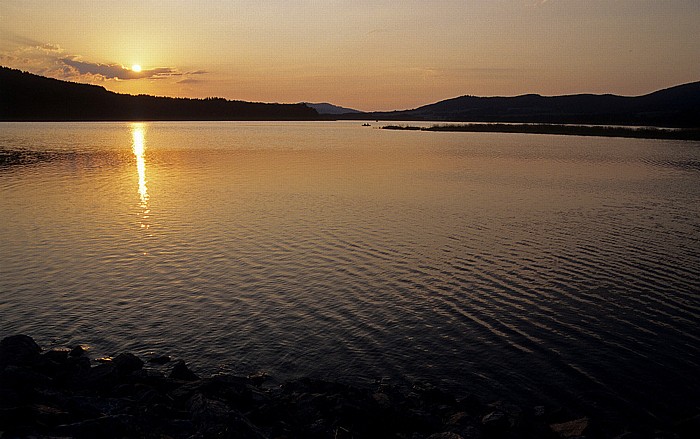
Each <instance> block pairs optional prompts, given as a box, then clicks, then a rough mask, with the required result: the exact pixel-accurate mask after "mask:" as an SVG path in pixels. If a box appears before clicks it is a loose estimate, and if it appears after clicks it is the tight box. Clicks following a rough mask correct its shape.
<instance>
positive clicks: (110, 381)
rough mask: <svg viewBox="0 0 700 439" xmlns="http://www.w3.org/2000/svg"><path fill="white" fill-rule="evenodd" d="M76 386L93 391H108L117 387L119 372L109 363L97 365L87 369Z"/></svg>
mask: <svg viewBox="0 0 700 439" xmlns="http://www.w3.org/2000/svg"><path fill="white" fill-rule="evenodd" d="M78 385H80V386H82V387H87V388H90V389H95V390H109V389H112V388H114V387H116V386H117V385H119V372H118V370H117V367H116V366H115V365H113V364H111V363H106V364H99V365H97V366H95V367H91V368H90V369H88V371H87V373H86V374H85V375H84V376H83V378H82V380H80V381H79V382H78Z"/></svg>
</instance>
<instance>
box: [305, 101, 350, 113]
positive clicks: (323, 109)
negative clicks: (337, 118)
mask: <svg viewBox="0 0 700 439" xmlns="http://www.w3.org/2000/svg"><path fill="white" fill-rule="evenodd" d="M304 103H305V104H306V105H308V106H309V107H311V108H313V109H314V110H316V111H318V114H322V115H323V114H347V113H360V111H359V110H353V109H352V108H346V107H340V106H338V105H333V104H329V103H327V102H323V103H318V104H315V103H311V102H304Z"/></svg>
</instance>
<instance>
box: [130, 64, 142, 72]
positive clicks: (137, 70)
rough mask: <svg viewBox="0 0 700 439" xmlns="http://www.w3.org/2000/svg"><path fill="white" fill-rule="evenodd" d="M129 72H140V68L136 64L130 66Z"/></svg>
mask: <svg viewBox="0 0 700 439" xmlns="http://www.w3.org/2000/svg"><path fill="white" fill-rule="evenodd" d="M131 70H133V71H135V72H136V73H138V72H140V71H141V66H140V65H138V64H134V65H133V66H131Z"/></svg>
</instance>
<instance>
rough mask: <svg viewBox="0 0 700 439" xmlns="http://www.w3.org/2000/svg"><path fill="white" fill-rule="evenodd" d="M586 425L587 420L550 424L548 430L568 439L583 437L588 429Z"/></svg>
mask: <svg viewBox="0 0 700 439" xmlns="http://www.w3.org/2000/svg"><path fill="white" fill-rule="evenodd" d="M588 424H589V421H588V418H581V419H576V420H573V421H569V422H562V423H561V424H552V425H550V426H549V428H551V429H552V431H553V432H555V433H557V434H558V435H559V436H560V437H562V438H570V437H578V436H583V434H584V433H585V431H586V429H587V428H588Z"/></svg>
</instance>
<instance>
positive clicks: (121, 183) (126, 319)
mask: <svg viewBox="0 0 700 439" xmlns="http://www.w3.org/2000/svg"><path fill="white" fill-rule="evenodd" d="M0 201H1V202H2V209H1V210H0V244H1V248H0V335H1V336H6V335H9V334H12V333H18V332H22V333H27V334H29V335H32V336H34V337H35V338H36V339H37V341H38V342H39V343H40V344H42V345H44V346H52V345H60V346H64V345H66V344H72V343H85V344H87V345H89V346H90V347H91V351H90V353H91V355H92V356H94V357H97V356H102V355H110V354H114V353H116V352H120V351H132V352H134V353H137V354H145V353H147V352H155V353H159V354H170V355H173V356H176V357H182V358H185V359H187V360H188V361H189V362H190V363H191V364H192V366H193V368H194V369H195V370H197V371H199V372H202V373H209V372H216V371H219V370H224V371H232V372H235V373H249V372H253V371H258V370H265V371H267V372H269V373H271V374H272V375H274V376H276V377H278V378H280V379H285V378H291V377H296V376H301V375H314V376H319V377H325V378H332V379H339V380H343V381H350V382H356V383H362V382H367V381H371V380H374V379H381V378H385V379H390V380H392V381H394V382H410V381H411V380H416V379H424V380H428V381H431V382H433V383H436V384H438V385H440V386H443V387H445V388H448V389H451V390H453V391H455V392H457V393H458V394H464V393H467V392H474V393H477V394H479V395H484V396H485V397H487V398H506V399H509V400H512V401H515V402H519V401H528V404H533V405H534V404H536V403H542V404H552V405H556V404H567V405H572V404H573V405H579V406H581V407H582V411H584V412H585V411H586V410H593V409H596V408H598V409H605V408H606V407H609V406H612V407H615V408H616V409H623V410H629V411H630V412H635V413H642V414H645V413H649V414H651V415H653V416H659V417H661V418H664V417H667V416H678V414H679V413H681V412H683V411H686V410H687V411H690V412H692V410H693V408H694V407H695V408H696V407H698V405H700V397H699V395H700V367H699V365H700V330H699V329H698V323H700V144H699V143H697V142H679V141H660V140H639V139H612V138H609V139H608V138H590V137H586V138H584V137H570V136H566V137H564V136H543V135H523V134H488V133H426V132H396V131H386V130H376V129H372V128H366V127H361V126H360V123H357V122H343V123H341V122H339V123H335V122H326V123H237V122H226V123H144V124H129V123H76V124H72V123H32V124H28V123H2V124H0Z"/></svg>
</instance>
